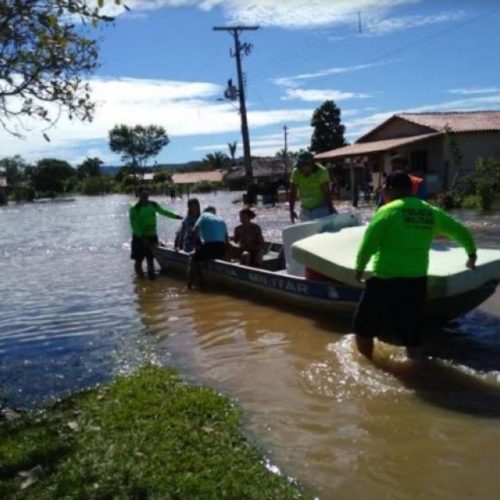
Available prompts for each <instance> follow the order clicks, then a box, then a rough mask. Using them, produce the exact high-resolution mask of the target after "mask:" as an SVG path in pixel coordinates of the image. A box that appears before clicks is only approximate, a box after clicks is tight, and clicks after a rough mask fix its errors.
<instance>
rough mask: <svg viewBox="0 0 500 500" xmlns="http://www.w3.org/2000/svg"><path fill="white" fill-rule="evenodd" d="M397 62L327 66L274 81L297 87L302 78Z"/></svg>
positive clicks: (320, 76) (318, 76) (306, 78)
mask: <svg viewBox="0 0 500 500" xmlns="http://www.w3.org/2000/svg"><path fill="white" fill-rule="evenodd" d="M395 62H399V59H398V60H393V61H385V62H378V63H371V64H356V65H354V66H336V67H333V68H326V69H322V70H319V71H315V72H312V73H300V74H298V75H292V76H283V77H280V78H276V79H274V80H273V81H274V83H275V84H276V85H280V86H283V87H297V86H298V85H299V84H298V83H297V82H299V81H301V80H311V79H314V78H322V77H324V76H330V75H342V74H345V73H352V72H354V71H362V70H365V69H370V68H375V67H378V66H387V65H388V64H393V63H395Z"/></svg>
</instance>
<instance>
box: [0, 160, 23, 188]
mask: <svg viewBox="0 0 500 500" xmlns="http://www.w3.org/2000/svg"><path fill="white" fill-rule="evenodd" d="M27 168H28V164H27V163H26V161H25V160H24V159H23V158H22V157H21V156H19V155H16V156H12V157H9V158H2V159H1V160H0V169H1V170H4V171H5V175H6V177H7V183H8V185H9V186H11V187H14V186H16V185H17V184H19V183H21V182H23V180H24V179H25V176H26V170H27Z"/></svg>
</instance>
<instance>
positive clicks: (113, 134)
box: [109, 125, 170, 183]
mask: <svg viewBox="0 0 500 500" xmlns="http://www.w3.org/2000/svg"><path fill="white" fill-rule="evenodd" d="M169 142H170V139H169V138H168V135H167V132H166V131H165V129H164V128H163V127H160V126H158V125H149V126H148V127H144V126H142V125H136V126H135V127H129V126H128V125H116V126H115V127H113V129H111V130H110V132H109V147H110V149H111V151H113V152H114V153H119V154H120V155H121V157H122V160H123V161H125V162H127V164H128V165H129V166H130V167H131V168H132V172H133V174H134V179H136V177H137V170H138V169H139V168H140V169H144V167H145V166H146V163H147V161H148V160H149V159H150V158H154V157H155V156H156V155H157V154H158V153H159V152H160V151H161V150H162V149H163V148H164V147H165V146H166V145H167V144H168V143H169ZM135 182H136V183H137V180H135Z"/></svg>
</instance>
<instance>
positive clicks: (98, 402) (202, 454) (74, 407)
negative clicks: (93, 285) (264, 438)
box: [0, 366, 303, 500]
mask: <svg viewBox="0 0 500 500" xmlns="http://www.w3.org/2000/svg"><path fill="white" fill-rule="evenodd" d="M240 417H241V415H240V412H239V410H238V409H237V408H235V407H234V406H233V405H232V404H231V402H230V400H229V399H228V398H226V397H224V396H221V395H220V394H218V393H216V392H215V391H213V390H211V389H208V388H206V387H200V386H193V385H190V384H187V383H186V382H185V381H183V380H182V379H181V378H180V377H179V376H178V375H177V374H176V373H175V372H174V371H173V370H169V369H165V368H159V367H154V366H147V367H144V368H141V369H140V370H138V371H137V372H136V373H135V374H133V375H131V376H127V377H121V378H118V379H117V380H116V381H115V382H113V383H112V384H110V385H106V386H101V387H98V388H96V389H92V390H88V391H85V392H82V393H78V394H76V395H74V396H71V397H69V398H67V399H65V400H63V401H62V402H60V403H58V404H56V405H54V406H52V407H50V408H48V409H46V410H43V411H37V412H32V413H30V414H27V415H24V416H22V417H20V418H18V419H15V420H13V421H10V422H4V423H2V424H1V425H0V498H36V499H37V500H42V499H49V498H50V499H53V498H82V499H84V498H85V499H87V498H89V499H90V498H95V499H97V498H123V499H126V498H127V499H128V498H137V499H142V498H158V499H160V498H161V499H185V498H201V499H204V498H207V499H209V498H214V499H221V498H231V499H233V498H234V499H240V498H242V499H243V498H245V499H246V498H249V499H252V498H255V499H262V498H267V499H270V498H276V499H281V498H283V499H289V498H290V499H294V498H303V496H302V493H301V492H300V491H299V490H298V489H297V487H296V486H295V485H294V484H292V483H291V482H290V481H289V480H288V479H287V478H285V477H283V476H279V475H276V474H273V473H272V472H270V471H269V470H268V469H267V468H266V467H265V464H264V461H263V457H262V455H261V453H260V451H259V450H258V449H257V448H256V447H255V446H253V445H252V444H251V443H249V442H248V441H247V440H246V439H245V437H244V436H243V435H242V433H241V429H240Z"/></svg>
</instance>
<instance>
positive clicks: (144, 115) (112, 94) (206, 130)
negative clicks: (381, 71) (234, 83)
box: [0, 78, 312, 160]
mask: <svg viewBox="0 0 500 500" xmlns="http://www.w3.org/2000/svg"><path fill="white" fill-rule="evenodd" d="M90 83H91V86H92V89H93V94H92V97H93V99H94V100H95V102H96V103H97V110H96V114H95V118H94V121H93V122H92V123H90V124H89V123H82V122H79V121H70V120H68V119H67V118H65V117H62V118H61V119H60V120H59V122H58V123H57V125H56V126H55V127H54V128H52V129H50V130H49V131H48V134H49V136H50V139H51V142H50V143H48V142H46V141H45V140H44V139H43V137H42V127H41V126H40V123H36V122H29V123H28V124H27V125H28V127H29V129H30V131H28V132H26V133H25V135H26V139H25V140H19V139H17V138H15V137H12V136H11V135H9V134H8V133H7V132H5V131H4V130H2V129H0V142H1V143H2V155H3V156H10V155H14V154H21V155H23V156H24V157H25V158H27V159H30V160H31V159H36V158H39V157H41V156H46V155H54V154H57V156H58V157H61V158H71V159H73V158H75V157H77V158H80V157H81V155H82V153H81V151H82V149H84V150H85V148H87V149H88V148H90V147H92V146H93V145H95V142H96V141H106V140H107V136H108V132H109V130H110V129H111V128H112V127H113V126H114V125H116V124H119V123H126V124H129V125H135V124H143V125H148V124H151V123H154V124H158V125H162V126H164V127H165V129H166V130H167V133H168V134H169V136H170V137H176V136H199V135H209V134H215V133H224V132H239V130H240V118H239V114H238V112H237V110H236V109H235V108H234V107H233V106H232V105H231V104H228V103H225V102H224V103H219V102H217V101H216V97H217V96H219V95H221V93H222V88H221V87H219V86H218V85H214V84H212V83H208V82H178V81H169V80H139V79H131V78H121V79H115V80H113V79H101V78H95V79H93V80H91V81H90ZM311 114H312V109H309V108H298V109H296V108H293V109H270V110H266V111H260V110H255V111H254V110H250V111H249V112H248V121H249V125H250V127H251V128H252V129H255V128H259V127H264V126H268V125H273V124H282V123H293V122H301V121H306V120H309V119H310V117H311Z"/></svg>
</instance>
